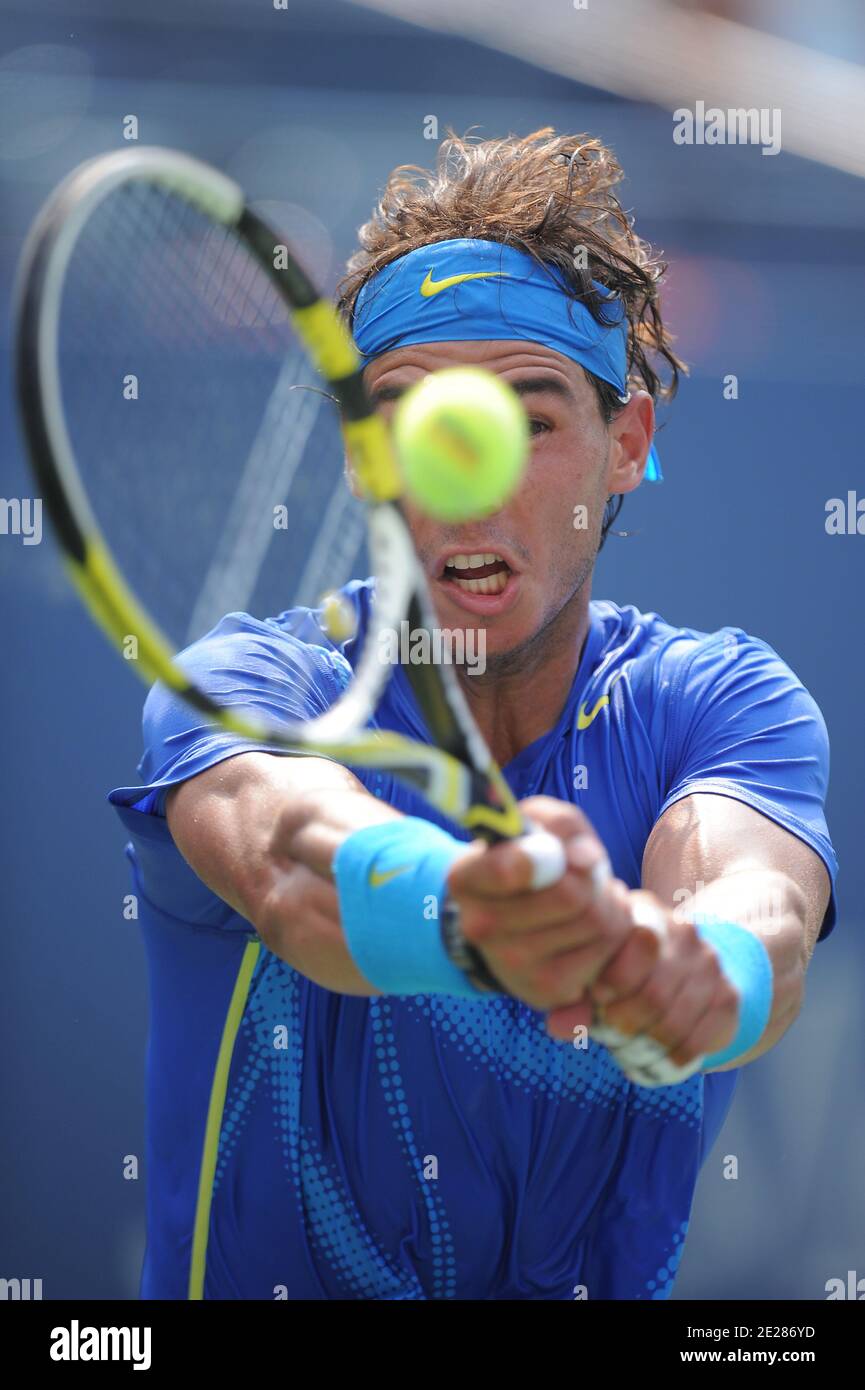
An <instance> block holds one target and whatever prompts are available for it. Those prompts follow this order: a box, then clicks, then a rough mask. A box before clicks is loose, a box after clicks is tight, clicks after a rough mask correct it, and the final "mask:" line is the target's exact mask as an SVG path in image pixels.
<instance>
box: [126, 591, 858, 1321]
mask: <svg viewBox="0 0 865 1390" xmlns="http://www.w3.org/2000/svg"><path fill="white" fill-rule="evenodd" d="M343 592H344V593H345V596H346V598H347V599H348V600H349V602H350V603H351V604H352V605H353V606H354V608H355V610H356V614H357V619H358V637H357V638H355V639H353V640H351V641H349V642H346V643H344V644H343V645H341V646H337V645H335V644H334V643H333V642H331V641H330V640H329V639H328V638H327V637H326V636H325V634H324V633H323V631H322V630H321V628H320V626H319V621H318V615H317V613H316V612H314V611H312V610H309V609H295V610H293V611H291V612H288V613H283V614H282V615H281V616H280V617H278V618H274V619H268V620H266V621H259V620H257V619H254V618H251V617H250V616H248V615H247V614H243V613H233V614H230V615H229V616H228V617H226V618H225V619H224V620H223V621H222V622H221V623H219V625H218V626H217V627H215V628H214V629H213V631H212V632H210V633H209V634H208V635H207V636H206V637H204V638H202V640H201V641H199V642H197V643H196V644H195V645H194V646H192V647H190V648H189V649H188V650H187V651H186V653H185V654H184V656H183V659H182V660H183V665H184V667H185V668H186V669H187V670H188V671H189V672H191V673H192V674H193V675H194V677H195V680H196V681H197V683H198V684H199V685H201V686H202V687H203V688H204V689H205V690H207V691H209V692H211V693H212V694H213V695H214V697H215V698H216V699H218V700H219V701H221V702H223V703H228V704H231V705H235V706H237V707H244V708H251V709H255V710H258V711H260V712H261V713H263V714H267V715H269V716H271V717H273V718H277V719H279V718H286V717H292V718H308V717H310V715H312V714H313V713H316V712H319V711H321V710H324V709H326V708H327V707H328V706H329V705H330V704H331V703H332V702H333V701H334V700H335V699H336V697H337V696H338V695H339V693H340V691H341V690H343V689H344V687H345V685H346V683H347V682H348V680H349V679H350V676H351V668H352V663H353V661H355V660H356V657H357V652H358V648H359V645H360V642H361V641H362V637H363V633H364V631H365V629H366V625H367V621H368V617H369V606H370V599H371V592H372V590H371V584H370V582H369V581H367V582H355V583H352V584H350V585H348V586H347V587H346V589H345V590H344V591H343ZM590 614H591V624H590V630H589V634H588V638H587V640H586V643H585V646H584V649H583V653H582V657H581V660H580V664H579V669H578V671H577V673H576V676H575V679H574V682H573V686H572V688H571V692H570V695H569V697H568V699H567V701H566V704H565V706H564V708H563V710H562V712H561V715H560V717H559V719H558V720H557V721H556V724H555V727H554V728H552V729H550V730H549V732H548V733H546V734H544V735H543V736H542V737H541V738H539V739H537V740H536V741H535V742H534V743H532V744H531V745H530V746H529V747H527V748H525V749H524V750H523V751H522V752H521V753H520V754H519V755H518V756H517V757H516V758H514V760H513V761H512V762H511V763H510V764H509V765H508V766H507V767H506V768H505V775H506V777H507V780H508V782H509V784H510V786H511V787H512V789H513V791H514V792H515V794H516V795H517V796H519V797H524V796H529V795H533V794H536V793H544V794H546V795H549V796H555V797H559V798H561V799H563V800H565V801H572V802H574V803H576V804H578V805H579V806H581V807H582V809H583V810H584V811H585V812H586V814H587V815H588V817H589V818H590V820H591V821H592V823H593V825H594V826H595V828H596V829H597V831H598V833H599V835H600V836H601V838H602V840H603V841H604V843H605V845H606V847H607V850H608V852H609V854H610V858H611V860H612V863H613V867H614V870H615V873H616V874H617V875H618V876H619V877H620V878H622V879H624V881H625V882H626V883H628V884H630V885H632V886H634V887H636V886H638V885H639V883H640V865H641V860H642V855H643V849H644V847H645V844H646V841H647V839H648V836H649V833H650V831H651V829H652V826H653V825H654V823H655V822H656V821H657V819H658V817H659V816H660V815H661V814H662V813H663V812H664V811H665V810H666V809H667V807H668V806H671V805H672V804H673V803H674V802H676V801H678V800H680V799H681V798H682V797H685V796H688V795H690V794H691V793H693V792H708V793H714V794H717V795H721V796H729V797H732V798H734V799H735V800H737V801H742V802H745V803H746V804H747V805H749V806H753V807H754V808H755V810H757V811H759V812H761V813H762V814H763V815H765V816H768V817H769V818H770V819H771V820H773V821H775V822H777V823H778V824H779V825H781V826H783V827H784V828H785V829H786V830H788V831H790V832H791V833H792V834H794V835H796V836H797V837H798V838H799V839H801V840H804V841H805V842H806V844H808V845H810V846H811V847H812V849H814V850H815V851H816V853H817V854H818V855H820V857H821V858H822V859H823V861H824V863H825V864H826V867H827V869H828V871H829V874H830V876H831V877H832V880H833V883H834V878H835V873H836V861H835V855H834V852H833V849H832V845H831V843H830V841H829V836H828V831H827V828H826V822H825V819H824V813H823V800H824V796H825V791H826V783H827V775H828V744H827V737H826V730H825V726H824V723H823V720H822V717H821V715H820V712H819V710H818V708H817V706H816V705H815V703H814V700H813V699H812V698H811V696H810V695H809V694H808V692H807V691H806V690H805V689H804V688H803V686H802V685H801V684H800V683H799V682H798V681H797V679H796V677H795V676H794V675H793V674H792V672H791V671H790V670H789V668H788V667H787V666H786V665H785V664H784V663H783V662H782V661H781V660H780V658H779V657H778V656H777V655H776V654H775V653H774V652H773V651H772V650H771V649H770V648H769V647H768V646H766V644H765V643H763V642H761V641H758V640H756V639H754V638H751V637H748V636H747V635H746V634H745V633H743V632H741V631H739V630H737V629H731V628H726V629H723V630H722V631H720V632H717V633H714V634H711V635H706V634H703V633H699V632H694V631H691V630H683V629H675V628H672V627H670V626H669V625H668V624H667V623H665V622H664V621H663V620H662V619H661V618H659V617H658V616H657V615H656V614H654V613H649V614H641V613H639V612H637V610H636V609H634V608H630V607H625V608H619V607H616V606H615V605H614V604H612V603H605V602H594V603H592V605H591V610H590ZM377 722H378V724H379V726H381V727H383V728H388V729H394V730H399V731H400V732H402V733H406V734H408V735H410V736H411V737H413V738H417V739H424V737H425V729H424V724H423V720H422V718H421V715H420V712H419V710H418V708H417V705H416V703H415V701H414V699H413V696H412V694H411V691H410V688H409V686H408V683H407V681H406V679H405V676H404V673H403V672H402V671H401V670H400V669H399V668H397V669H396V670H395V672H394V676H393V678H392V680H391V682H390V684H389V686H388V689H387V692H386V694H385V696H384V700H383V703H382V705H381V706H380V709H379V711H378V716H377ZM255 746H256V745H254V744H250V743H247V742H244V741H243V740H241V739H238V738H236V737H234V736H233V735H230V734H226V733H224V732H221V731H219V730H217V729H214V728H212V727H210V726H209V725H207V724H205V723H203V722H202V718H201V716H200V715H199V714H198V713H197V712H196V711H195V710H193V709H190V708H188V707H187V706H186V705H184V704H183V703H182V702H181V701H179V700H178V699H176V698H175V697H174V696H173V695H171V694H170V693H169V692H168V691H167V690H166V689H165V688H164V687H161V686H156V687H154V689H153V690H152V691H151V692H150V694H149V696H148V698H147V702H146V705H145V708H144V755H143V758H142V761H141V763H140V765H139V769H138V770H139V774H140V776H141V778H142V780H143V783H144V785H142V786H135V787H122V788H118V789H116V790H115V791H113V792H112V793H111V797H110V799H111V801H112V803H113V804H114V806H115V807H116V809H117V812H118V814H119V816H120V818H121V820H122V821H123V824H124V826H125V827H126V829H127V831H128V832H129V835H130V843H129V845H128V847H127V854H128V856H129V860H130V862H131V866H132V874H133V879H134V890H135V893H136V894H137V896H138V905H139V906H138V911H139V921H140V924H141V928H142V932H143V936H144V941H145V946H146V952H147V959H148V964H149V973H150V994H151V1027H150V1039H149V1045H148V1052H147V1105H148V1142H147V1183H148V1200H147V1214H148V1237H147V1254H146V1259H145V1265H144V1271H143V1278H142V1290H141V1291H142V1295H143V1297H145V1298H186V1297H187V1296H189V1292H190V1276H191V1275H192V1286H193V1288H194V1287H195V1286H196V1283H197V1284H198V1286H199V1294H198V1295H196V1296H203V1297H205V1298H208V1299H229V1298H242V1299H274V1298H289V1299H553V1300H555V1299H573V1298H575V1297H580V1296H584V1295H587V1296H588V1297H589V1298H590V1299H597V1298H616V1299H654V1298H664V1297H666V1296H667V1294H668V1293H669V1291H670V1289H671V1287H672V1284H673V1280H674V1277H675V1274H676V1269H677V1267H678V1264H679V1259H680V1256H681V1253H682V1245H683V1241H684V1237H685V1232H686V1229H687V1224H688V1216H689V1212H690V1208H691V1202H692V1198H693V1193H694V1187H695V1183H696V1180H697V1175H698V1172H699V1168H700V1165H701V1163H702V1161H703V1159H704V1158H705V1157H706V1154H707V1153H708V1151H709V1149H710V1148H711V1146H712V1144H713V1143H714V1141H715V1139H716V1137H717V1135H718V1133H719V1130H720V1128H721V1125H722V1123H723V1120H724V1117H725V1115H726V1113H727V1110H728V1107H729V1105H730V1101H731V1099H732V1094H733V1089H734V1086H735V1082H736V1076H737V1073H736V1072H735V1071H734V1072H724V1073H715V1074H712V1075H709V1076H695V1077H692V1078H691V1079H690V1080H689V1081H687V1082H685V1083H683V1084H682V1085H680V1086H676V1087H668V1088H661V1089H657V1090H648V1089H643V1088H641V1087H639V1086H635V1085H633V1084H632V1083H630V1082H629V1081H628V1080H627V1079H626V1078H625V1077H624V1076H623V1074H622V1073H621V1072H620V1071H619V1069H618V1068H617V1066H616V1065H615V1063H614V1062H613V1060H612V1058H611V1057H610V1055H609V1054H608V1053H607V1051H606V1050H605V1049H604V1048H603V1047H601V1046H600V1045H599V1044H597V1043H591V1044H590V1046H589V1047H588V1048H587V1049H585V1050H583V1049H580V1048H577V1047H574V1046H573V1045H572V1044H570V1043H562V1042H556V1041H553V1040H552V1039H551V1038H550V1037H549V1036H548V1035H547V1034H546V1032H545V1031H544V1021H543V1016H542V1015H541V1014H539V1013H537V1012H535V1011H534V1010H532V1009H530V1008H528V1007H527V1006H525V1005H523V1004H521V1003H518V1002H516V1001H514V1000H509V999H490V1000H486V999H480V1000H478V1001H477V1002H475V1001H474V1000H468V1001H466V1000H458V999H453V998H446V997H443V996H417V997H408V998H394V997H389V998H375V999H359V998H350V997H347V996H343V995H339V994H334V993H331V992H330V991H328V990H326V989H323V988H321V987H320V986H318V985H315V984H312V983H311V982H310V981H309V980H307V979H305V978H304V976H303V975H301V974H299V973H298V972H297V971H296V970H293V969H292V968H291V967H290V966H288V965H287V964H286V963H285V962H284V961H281V960H279V959H278V958H277V957H276V956H274V955H273V954H271V953H270V952H269V951H268V950H267V949H266V948H265V947H264V945H263V944H262V943H261V942H260V940H259V939H258V938H257V936H256V934H255V932H254V930H253V928H252V927H251V925H250V923H249V922H247V921H245V920H244V919H243V918H241V917H240V916H238V914H237V913H236V912H234V911H233V910H232V909H231V908H230V907H228V906H227V904H226V903H224V902H223V901H222V900H221V899H219V898H218V897H217V896H216V895H215V894H214V893H213V892H211V891H210V890H209V889H208V888H207V887H205V885H204V884H203V883H202V882H201V880H200V879H199V878H198V877H197V876H196V875H195V874H194V873H193V872H192V870H191V869H190V868H189V867H188V865H187V864H186V863H185V861H184V860H183V858H182V857H181V855H180V853H179V851H178V850H177V848H176V847H175V845H174V843H173V841H172V839H171V835H170V833H169V831H168V826H167V823H166V820H165V816H164V797H165V793H166V791H167V789H168V788H170V787H172V786H174V785H176V784H177V783H179V782H182V781H184V780H185V779H186V778H189V777H193V776H195V775H196V774H197V773H199V772H202V771H204V770H205V769H206V768H209V767H213V766H214V764H216V763H218V762H220V761H221V760H222V759H224V758H229V757H232V756H234V755H236V754H238V753H241V752H243V751H245V750H247V749H250V748H253V747H255ZM358 776H359V777H360V779H361V780H362V782H363V783H364V785H365V786H366V787H367V788H368V790H369V791H370V792H371V793H373V794H374V795H375V796H379V797H381V798H382V799H384V800H386V801H388V802H389V803H391V804H392V805H394V806H396V807H398V808H399V809H400V810H402V811H405V812H406V813H408V814H412V815H426V816H427V817H428V818H429V819H431V820H438V818H437V817H436V816H434V815H433V814H432V813H431V812H430V811H429V810H428V809H427V808H426V805H425V803H423V802H421V801H420V800H419V799H418V798H417V797H415V796H413V795H412V794H410V793H408V792H407V791H405V790H404V789H403V788H401V787H399V786H398V785H396V784H395V783H394V781H393V779H392V778H391V777H390V776H389V775H387V774H383V773H378V772H368V771H363V770H359V771H358ZM439 823H441V824H444V823H445V822H442V821H439ZM834 918H835V907H834V892H833V899H832V903H831V905H830V907H829V910H828V912H827V917H826V921H825V922H824V924H823V934H824V935H825V934H826V933H827V932H828V931H829V930H831V928H832V926H833V924H834ZM223 1089H224V1105H223V1106H221V1107H220V1105H219V1104H215V1102H214V1099H213V1098H214V1097H216V1098H217V1100H220V1099H221V1095H222V1090H223ZM208 1114H210V1122H209V1123H208ZM202 1172H203V1173H204V1180H203V1181H202ZM211 1173H212V1177H211V1176H210V1175H211ZM196 1211H198V1222H197V1225H196Z"/></svg>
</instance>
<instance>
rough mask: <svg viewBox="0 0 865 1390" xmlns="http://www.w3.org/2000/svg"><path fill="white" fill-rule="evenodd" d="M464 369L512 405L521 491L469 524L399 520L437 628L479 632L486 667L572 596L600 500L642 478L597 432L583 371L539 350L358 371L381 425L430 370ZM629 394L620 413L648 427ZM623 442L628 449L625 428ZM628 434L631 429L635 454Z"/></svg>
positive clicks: (512, 346) (406, 352) (514, 348)
mask: <svg viewBox="0 0 865 1390" xmlns="http://www.w3.org/2000/svg"><path fill="white" fill-rule="evenodd" d="M467 365H472V366H480V367H485V368H486V369H487V370H489V371H493V372H496V373H497V374H498V375H499V376H501V377H502V378H503V379H504V380H505V381H507V382H508V383H509V384H510V385H511V386H513V387H514V388H515V389H516V390H517V391H518V393H519V395H520V397H521V399H522V402H523V405H524V407H525V409H526V413H527V415H528V418H529V432H530V435H531V453H530V456H529V460H528V464H527V467H526V472H525V475H524V477H523V480H522V483H521V484H520V487H519V488H518V490H517V492H516V493H515V494H514V496H513V497H512V498H511V499H510V501H509V502H507V503H506V505H505V506H504V507H503V508H502V509H501V510H500V511H498V512H496V513H494V514H493V515H492V516H488V517H484V518H483V519H482V520H480V521H471V522H461V523H458V524H453V523H447V522H441V521H435V520H432V519H431V518H430V517H428V516H425V515H424V514H423V513H421V512H419V511H418V510H417V509H416V508H415V507H412V506H411V505H410V504H408V505H407V506H406V514H407V517H408V521H409V525H410V527H411V532H412V536H413V538H414V542H415V546H416V548H417V552H418V555H419V557H420V560H421V563H422V564H423V566H424V569H425V571H426V573H427V576H428V579H429V582H430V590H431V594H432V598H433V601H434V603H435V606H436V610H437V614H438V618H439V622H440V623H441V625H442V626H443V627H451V628H454V627H456V628H467V627H474V626H482V627H484V628H485V629H486V651H487V658H488V660H493V661H494V660H495V658H496V657H499V658H502V657H506V656H507V655H509V654H512V655H515V654H516V653H517V652H519V651H520V650H523V649H525V648H527V647H528V645H529V644H530V643H531V642H532V640H533V639H535V638H536V637H537V635H538V634H539V633H541V632H542V631H543V629H545V628H546V627H547V626H548V625H549V623H550V622H552V621H553V620H554V619H555V618H556V617H557V616H558V615H559V614H560V613H561V612H562V610H563V609H564V608H565V606H566V605H567V604H568V603H569V602H570V600H571V599H573V598H574V596H575V594H577V593H578V592H579V591H580V590H581V589H582V588H583V586H584V585H585V583H586V580H587V579H588V578H589V576H590V574H591V569H592V565H593V563H594V558H595V555H596V554H597V550H598V544H599V540H600V530H601V522H602V520H603V514H604V507H605V504H606V501H607V498H608V496H609V495H610V493H611V492H613V491H615V492H625V491H629V490H630V489H631V488H632V487H635V486H636V485H637V483H638V482H639V480H640V476H641V475H642V469H641V468H640V467H639V465H637V466H636V469H635V467H634V465H633V463H632V464H631V466H630V467H626V466H623V465H624V463H625V459H624V455H625V454H626V453H629V452H631V453H632V452H633V448H632V447H631V442H629V443H628V444H626V447H625V448H624V449H623V448H622V446H621V444H620V443H619V441H618V439H617V437H616V436H617V429H618V426H616V427H614V426H608V425H607V424H605V422H604V420H603V417H602V415H601V410H600V404H599V402H598V398H597V395H596V393H595V390H594V388H593V386H592V385H591V384H590V382H589V381H588V379H587V378H586V376H585V374H584V373H583V369H582V367H580V365H579V364H578V363H576V362H572V361H571V360H570V359H569V358H567V357H564V356H562V355H561V354H560V353H558V352H554V351H553V350H552V349H550V348H546V347H543V346H540V345H535V344H533V343H527V342H483V343H481V342H462V343H424V344H419V345H417V346H414V347H405V348H399V349H397V350H396V351H394V352H388V353H383V354H382V356H381V357H378V358H376V360H375V361H374V362H371V363H370V364H369V366H368V367H367V368H366V370H365V372H364V379H365V381H366V383H367V387H368V389H369V391H370V394H371V396H372V399H373V402H374V403H375V404H376V406H377V407H378V409H379V410H380V412H381V414H382V415H383V416H384V417H385V418H386V419H387V418H390V416H391V415H392V414H393V411H394V409H395V405H396V401H397V400H398V398H399V396H400V395H401V394H402V393H403V392H404V391H405V390H406V389H407V388H408V387H409V386H411V385H413V384H414V383H415V382H416V381H419V380H420V379H421V378H422V377H424V376H426V375H427V374H428V373H429V372H435V371H440V370H441V369H442V368H443V367H454V366H467ZM639 394H640V396H642V397H644V398H645V399H644V401H642V402H641V403H639V405H637V403H636V402H635V401H632V402H631V405H630V406H628V407H626V408H625V411H623V412H622V414H623V415H625V414H626V413H628V412H630V413H632V414H633V413H634V412H633V411H632V407H633V406H635V405H637V411H636V413H637V415H639V416H640V419H642V420H645V419H646V418H648V422H649V429H650V428H651V401H650V399H649V397H648V396H646V395H645V393H639ZM647 405H648V415H647ZM619 418H620V417H617V421H618V419H619ZM623 433H624V434H625V435H626V436H627V438H628V440H629V441H630V436H629V435H628V432H627V430H624V431H623ZM632 433H633V431H632ZM639 434H640V428H638V429H637V431H636V435H637V451H638V452H639ZM650 437H651V436H650V434H649V435H648V437H647V440H646V448H647V447H648V440H649V439H650ZM643 457H645V451H644V453H643ZM632 475H633V476H632ZM577 508H580V509H581V508H585V513H582V512H581V511H575V509H577ZM583 515H585V516H586V523H585V525H583V523H582V516H583ZM490 557H493V558H492V559H491V558H490ZM481 560H483V561H484V563H479V562H480V561H481Z"/></svg>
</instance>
